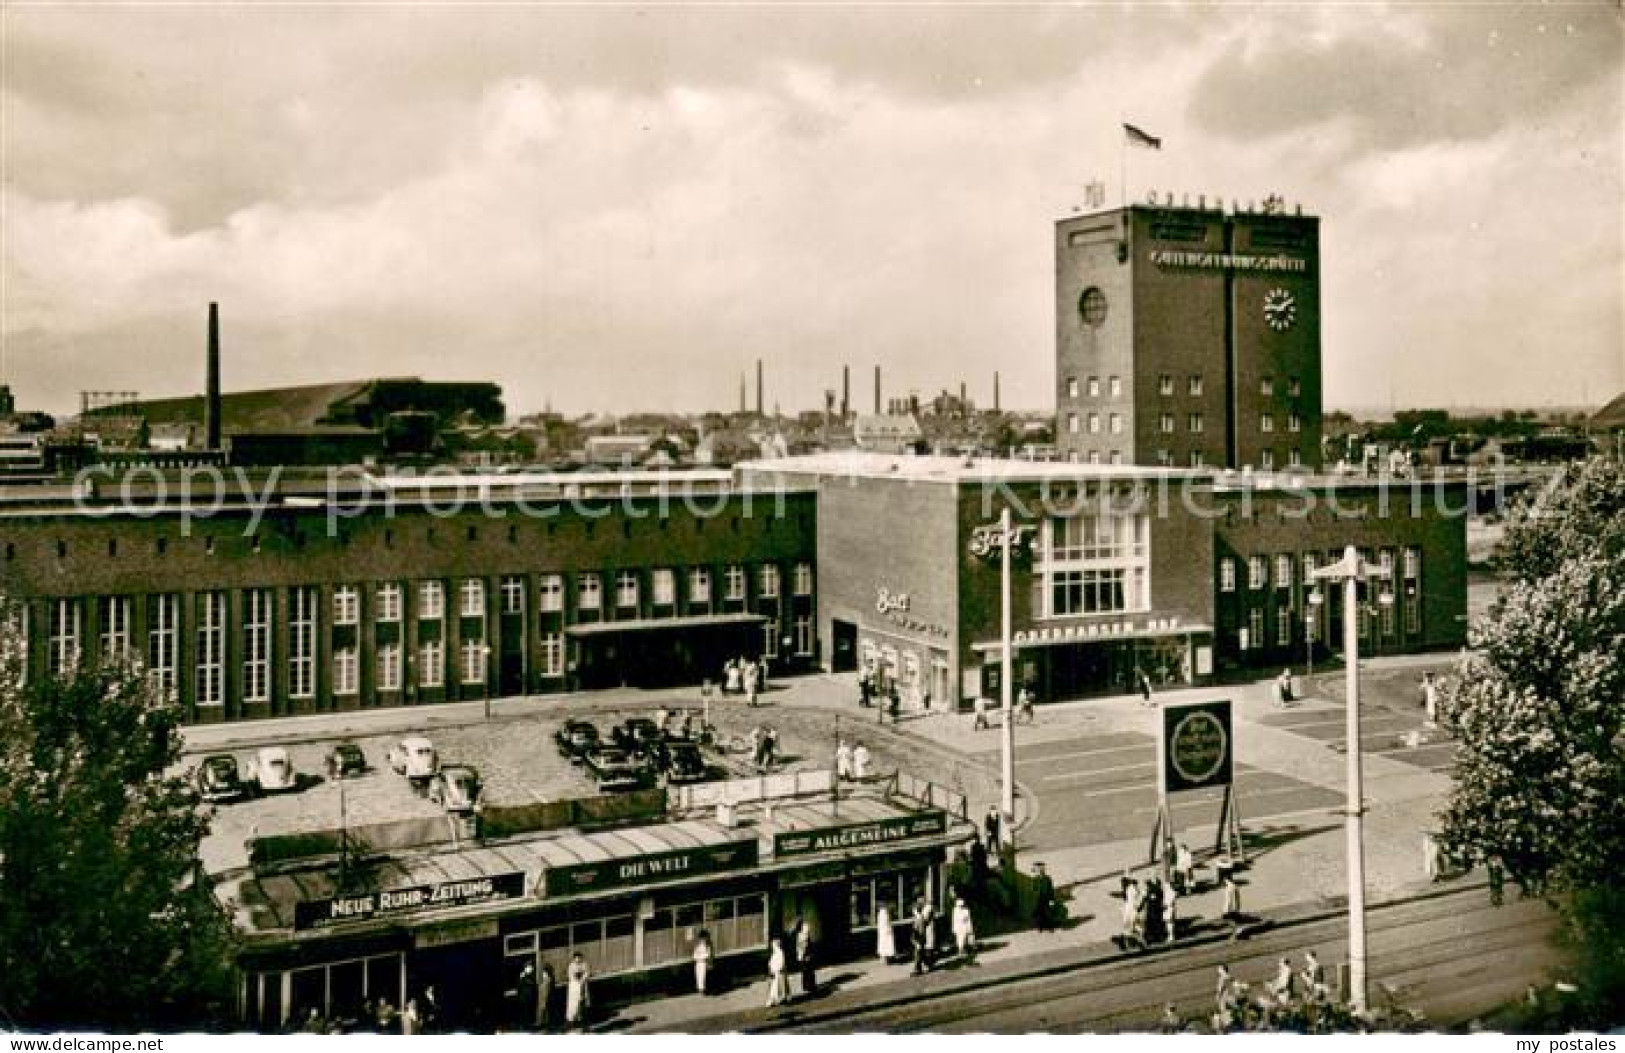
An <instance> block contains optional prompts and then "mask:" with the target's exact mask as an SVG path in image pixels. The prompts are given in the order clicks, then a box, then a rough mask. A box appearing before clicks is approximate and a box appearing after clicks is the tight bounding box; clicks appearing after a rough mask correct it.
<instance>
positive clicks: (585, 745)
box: [553, 720, 599, 764]
mask: <svg viewBox="0 0 1625 1053" xmlns="http://www.w3.org/2000/svg"><path fill="white" fill-rule="evenodd" d="M553 741H554V742H555V743H556V744H557V745H558V747H559V753H561V754H562V755H564V756H565V757H566V758H567V759H568V760H569V761H570V763H571V764H580V763H581V761H582V760H583V758H584V757H585V756H586V754H587V751H588V750H591V749H595V748H596V747H597V746H598V745H599V742H598V727H597V725H595V724H593V723H592V722H591V721H587V720H566V721H565V722H564V723H563V724H562V725H561V726H560V727H559V730H558V731H557V732H555V733H554V735H553Z"/></svg>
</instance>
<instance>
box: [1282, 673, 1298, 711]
mask: <svg viewBox="0 0 1625 1053" xmlns="http://www.w3.org/2000/svg"><path fill="white" fill-rule="evenodd" d="M1280 683H1281V701H1282V702H1283V703H1286V702H1295V701H1297V698H1298V696H1297V694H1296V692H1294V691H1293V690H1292V670H1290V669H1283V670H1281V677H1280Z"/></svg>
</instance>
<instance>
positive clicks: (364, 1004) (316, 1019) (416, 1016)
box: [289, 984, 448, 1035]
mask: <svg viewBox="0 0 1625 1053" xmlns="http://www.w3.org/2000/svg"><path fill="white" fill-rule="evenodd" d="M447 1023H448V1022H447V1019H446V1012H445V1007H444V1006H443V1005H442V1004H441V1001H440V996H439V994H438V993H437V992H436V991H435V989H434V985H432V984H431V985H430V986H428V987H426V988H424V989H423V992H422V993H421V994H419V995H416V996H414V997H411V998H408V999H407V1000H406V1004H405V1005H404V1006H402V1007H401V1008H400V1009H396V1008H395V1005H394V1003H393V1002H391V1001H390V1000H389V998H388V996H381V997H378V998H364V999H362V1000H361V1001H360V1002H359V1003H353V1004H352V1006H351V1008H349V1009H347V1010H340V1009H335V1010H334V1012H333V1013H332V1015H331V1016H323V1015H322V1011H321V1010H320V1009H316V1008H314V1007H311V1008H308V1009H296V1010H295V1011H294V1013H293V1014H292V1015H291V1016H290V1017H289V1026H290V1028H291V1029H292V1030H294V1031H299V1032H303V1033H304V1034H309V1035H350V1034H376V1035H432V1034H435V1033H437V1032H441V1031H444V1030H446V1026H447Z"/></svg>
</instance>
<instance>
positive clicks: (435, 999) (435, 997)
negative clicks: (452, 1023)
mask: <svg viewBox="0 0 1625 1053" xmlns="http://www.w3.org/2000/svg"><path fill="white" fill-rule="evenodd" d="M418 1020H419V1021H420V1022H421V1023H422V1025H423V1033H424V1034H425V1035H435V1034H439V1033H440V1031H441V1029H442V1028H444V1027H445V1025H446V1011H445V1007H444V1006H442V1005H441V1004H440V992H438V991H436V990H435V989H434V984H430V985H429V986H428V987H425V988H424V989H423V1001H422V1002H420V1003H418Z"/></svg>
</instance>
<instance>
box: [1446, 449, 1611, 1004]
mask: <svg viewBox="0 0 1625 1053" xmlns="http://www.w3.org/2000/svg"><path fill="white" fill-rule="evenodd" d="M1498 561H1499V564H1500V566H1501V568H1502V570H1503V572H1504V574H1505V575H1506V583H1505V588H1504V590H1503V592H1502V595H1501V597H1500V598H1499V599H1498V600H1497V602H1496V603H1495V605H1494V606H1493V607H1492V608H1491V610H1490V612H1489V614H1488V615H1487V616H1486V617H1485V618H1484V619H1483V620H1482V621H1481V622H1479V623H1478V624H1477V625H1475V626H1474V627H1473V630H1472V634H1471V639H1470V642H1471V644H1472V646H1473V648H1474V649H1475V652H1476V653H1472V654H1470V655H1468V656H1466V657H1464V658H1463V659H1462V660H1461V662H1460V663H1458V667H1457V675H1456V677H1454V678H1453V680H1452V682H1451V683H1450V685H1449V686H1448V687H1447V689H1446V691H1445V692H1444V696H1443V698H1442V700H1441V701H1442V706H1441V712H1442V716H1443V719H1444V720H1445V722H1446V724H1447V726H1449V727H1450V728H1451V729H1452V730H1453V731H1454V732H1455V734H1456V736H1457V738H1458V741H1459V745H1458V749H1457V752H1456V763H1455V782H1456V785H1455V789H1454V790H1453V792H1452V795H1451V798H1450V801H1449V804H1448V806H1447V808H1446V811H1445V813H1444V816H1443V831H1442V838H1443V841H1444V843H1445V845H1446V847H1447V848H1448V849H1450V850H1452V851H1454V852H1456V853H1457V854H1459V855H1463V856H1467V857H1478V858H1484V859H1488V860H1491V861H1494V862H1496V863H1498V864H1499V866H1500V867H1502V868H1504V871H1505V874H1506V876H1507V877H1508V878H1510V879H1511V880H1512V881H1514V882H1516V883H1517V884H1518V885H1519V886H1520V887H1521V888H1522V889H1523V890H1524V891H1525V892H1528V893H1547V894H1550V895H1552V896H1554V898H1556V899H1557V900H1558V902H1559V903H1560V904H1562V905H1563V906H1564V909H1565V911H1566V924H1567V928H1568V931H1569V934H1570V936H1571V937H1572V938H1574V939H1576V940H1577V941H1578V946H1579V948H1580V950H1581V955H1580V963H1581V965H1582V967H1584V968H1586V969H1587V970H1588V972H1587V974H1586V975H1583V976H1582V981H1583V982H1584V983H1585V984H1586V985H1587V992H1586V993H1587V997H1588V998H1589V999H1590V1000H1591V1003H1590V1004H1592V1005H1594V1006H1598V1007H1605V1006H1609V1005H1615V1006H1617V1005H1619V1004H1621V1003H1620V1002H1619V1001H1616V1000H1617V999H1619V997H1620V995H1621V994H1625V990H1622V988H1621V970H1620V968H1619V964H1620V962H1621V961H1622V960H1625V958H1622V954H1621V948H1622V947H1625V944H1621V943H1620V940H1621V939H1622V938H1625V933H1622V932H1620V931H1619V930H1617V929H1615V928H1613V927H1612V925H1611V923H1608V922H1606V921H1605V919H1607V918H1609V917H1611V916H1613V915H1617V914H1618V913H1619V910H1618V907H1617V904H1618V903H1620V902H1622V901H1625V808H1621V807H1620V802H1621V801H1622V800H1625V707H1622V706H1621V704H1620V702H1621V699H1625V466H1622V465H1620V464H1619V463H1618V462H1610V461H1605V460H1601V459H1597V460H1593V461H1590V462H1587V463H1586V464H1584V465H1577V466H1573V467H1571V468H1570V469H1568V470H1567V471H1565V472H1564V473H1563V474H1562V475H1560V476H1559V477H1557V479H1556V480H1555V482H1554V485H1553V486H1551V487H1550V488H1548V489H1546V490H1544V491H1541V492H1539V493H1537V494H1535V495H1533V497H1532V498H1531V499H1529V500H1528V501H1526V502H1525V503H1524V504H1523V505H1521V506H1520V507H1519V508H1517V509H1516V510H1514V512H1513V514H1512V517H1511V519H1510V520H1509V523H1508V526H1507V532H1506V536H1505V538H1504V540H1503V543H1502V546H1501V548H1500V552H1499V555H1498ZM1609 904H1614V905H1616V906H1614V907H1612V908H1610V907H1609ZM1599 919H1604V920H1599ZM1615 1012H1617V1010H1615Z"/></svg>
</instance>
